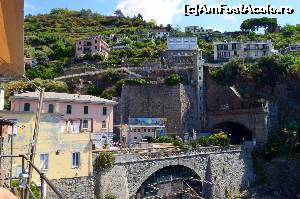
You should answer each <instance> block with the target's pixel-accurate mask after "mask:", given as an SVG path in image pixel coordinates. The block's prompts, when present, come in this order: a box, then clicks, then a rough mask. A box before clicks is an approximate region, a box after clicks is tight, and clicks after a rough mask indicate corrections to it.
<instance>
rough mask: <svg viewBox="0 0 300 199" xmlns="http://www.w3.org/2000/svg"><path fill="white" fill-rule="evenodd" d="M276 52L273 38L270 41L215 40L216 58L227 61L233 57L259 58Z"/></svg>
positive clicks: (216, 59)
mask: <svg viewBox="0 0 300 199" xmlns="http://www.w3.org/2000/svg"><path fill="white" fill-rule="evenodd" d="M273 53H274V49H273V44H272V42H271V40H268V41H265V42H264V41H230V42H227V41H224V42H214V60H215V61H227V60H229V59H230V58H233V57H239V58H254V59H255V58H259V57H263V56H270V55H272V54H273Z"/></svg>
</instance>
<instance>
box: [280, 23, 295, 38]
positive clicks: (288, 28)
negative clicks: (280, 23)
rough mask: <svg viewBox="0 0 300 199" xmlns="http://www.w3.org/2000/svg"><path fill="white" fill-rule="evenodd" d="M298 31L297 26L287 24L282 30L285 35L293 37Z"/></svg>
mask: <svg viewBox="0 0 300 199" xmlns="http://www.w3.org/2000/svg"><path fill="white" fill-rule="evenodd" d="M296 31H297V28H296V26H292V25H286V26H284V27H283V28H282V30H281V32H282V34H283V36H285V37H291V36H292V35H293V34H295V33H296Z"/></svg>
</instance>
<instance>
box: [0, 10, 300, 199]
mask: <svg viewBox="0 0 300 199" xmlns="http://www.w3.org/2000/svg"><path fill="white" fill-rule="evenodd" d="M114 14H115V15H114V16H103V15H101V14H98V13H93V12H92V11H91V10H84V9H83V10H81V11H74V10H69V9H62V8H57V9H53V10H51V12H50V13H49V14H39V15H28V16H26V17H25V21H24V23H25V27H24V31H25V35H24V39H25V51H24V64H25V67H26V77H27V78H28V79H29V80H30V81H27V80H18V81H11V82H9V83H7V84H5V85H4V87H3V88H1V97H2V99H0V110H1V111H0V119H1V120H0V125H1V133H2V134H5V135H6V137H7V140H6V141H4V145H3V154H6V155H8V154H10V150H11V146H10V144H11V143H12V142H14V146H15V147H14V148H13V150H14V153H15V154H23V153H24V151H25V152H27V151H28V153H30V146H31V144H32V142H33V141H32V135H33V134H32V133H33V131H32V129H33V128H34V122H35V114H36V110H38V107H39V106H40V105H39V102H40V98H39V92H38V91H37V90H36V88H37V87H38V88H43V89H44V90H43V91H44V96H43V104H42V106H41V116H40V127H39V140H38V143H37V149H36V150H37V151H36V156H35V161H34V162H35V163H36V164H37V165H38V167H39V169H40V170H41V171H42V172H44V173H45V175H46V177H47V178H48V179H49V180H51V181H52V182H53V184H54V185H55V186H57V187H58V189H59V190H60V191H61V192H62V193H63V194H65V198H87V199H88V198H89V199H90V198H94V197H96V198H105V199H110V198H119V199H127V198H128V199H129V198H156V196H160V195H161V196H163V198H172V197H173V196H172V195H170V193H172V194H174V197H175V196H176V197H179V198H185V196H188V197H187V198H252V197H254V198H267V197H270V198H285V197H283V196H287V198H294V197H295V196H297V197H299V195H300V193H299V186H300V182H299V176H300V173H299V169H298V168H299V164H298V163H299V157H298V156H299V152H300V143H299V142H300V90H299V88H300V34H299V33H300V24H298V25H284V24H282V25H281V24H277V19H275V18H261V19H256V18H253V19H247V20H245V21H244V22H243V23H242V24H241V30H237V31H234V32H220V31H216V30H213V29H209V28H204V27H201V26H200V25H201V24H195V25H193V26H187V27H185V29H184V31H181V29H180V28H175V27H172V25H170V24H169V25H167V26H163V25H159V24H156V22H155V21H150V22H146V21H145V20H144V19H143V16H142V15H141V14H138V15H137V16H134V17H133V18H130V17H127V16H124V14H123V13H122V11H121V10H117V11H115V13H114ZM259 29H260V30H261V29H263V30H264V33H257V32H256V30H259ZM8 120H9V121H14V123H12V124H8V123H5V122H3V121H8ZM1 121H2V122H3V124H2V123H1ZM2 126H3V128H2ZM11 137H12V138H13V140H12V138H11ZM8 138H10V139H8ZM218 147H219V148H218ZM239 147H240V148H239ZM237 151H238V152H237ZM251 151H252V152H251ZM180 153H182V154H180ZM217 153H220V154H223V153H224V154H225V155H224V158H223V157H219V156H218V155H215V154H217ZM149 154H153V156H151V155H149ZM183 154H184V155H183ZM203 154H211V155H210V157H211V158H208V159H205V158H206V156H205V157H204V156H203ZM239 155H240V156H239ZM202 156H203V157H202ZM278 157H280V158H283V159H282V160H281V162H280V161H275V162H272V160H274V159H275V160H276V158H278ZM286 157H288V158H287V159H285V158H286ZM290 157H293V158H292V159H293V161H290V159H289V158H290ZM181 158H183V159H181ZM226 160H227V161H226ZM229 160H230V161H231V162H229ZM151 161H153V163H151ZM155 161H157V162H156V163H155ZM164 161H165V162H164ZM185 161H186V164H185V163H184V162H185ZM201 161H203V164H205V165H210V164H211V165H212V166H206V167H205V168H202V170H201V169H199V171H198V170H197V168H196V169H195V171H196V172H191V170H190V169H188V168H194V167H196V166H197V164H198V163H199V162H201ZM141 162H144V163H141ZM179 162H182V165H183V166H186V167H184V168H181V167H180V168H177V167H172V166H174V165H177V164H178V165H180V164H179ZM249 162H251V163H249ZM2 164H4V165H7V166H8V165H9V162H8V161H4V162H2ZM148 164H149V165H150V166H149V165H148ZM155 164H156V165H160V164H162V165H168V166H167V167H163V166H157V168H156V167H155V166H154V165H155ZM230 164H233V165H236V168H231V167H230ZM250 164H251V165H252V166H253V168H252V166H251V168H250V166H249V165H250ZM284 164H288V165H289V166H287V168H286V171H285V172H282V176H280V177H278V179H276V180H275V179H274V176H273V175H272V172H271V173H270V168H271V170H273V171H274V173H281V169H282V165H284ZM57 165H60V166H59V167H58V166H57ZM190 165H192V166H190ZM222 165H223V166H222ZM237 165H239V166H237ZM189 166H190V167H189ZM121 167H122V168H121ZM154 167H155V168H156V170H155V169H154ZM210 167H211V168H210ZM148 168H153V171H152V170H151V171H152V173H149V176H147V175H146V173H147V172H148V170H149V172H150V169H148ZM208 168H209V169H211V171H210V172H209V171H208V170H207V169H208ZM143 169H144V170H143ZM235 169H236V170H237V171H241V172H240V173H238V174H236V173H235ZM104 171H105V172H104ZM146 171H147V172H146ZM175 171H176V172H175ZM10 172H11V173H10V175H11V176H13V177H16V178H17V177H18V176H20V174H22V173H24V168H23V166H22V161H21V160H20V161H19V160H16V161H13V163H12V169H11V171H10ZM181 172H182V175H181ZM172 173H173V174H172ZM174 173H176V175H177V174H178V176H175V175H174ZM241 173H242V174H241ZM133 174H136V176H131V175H133ZM150 174H151V175H150ZM179 174H180V175H179ZM226 174H227V176H226ZM243 174H244V175H243ZM293 174H294V175H295V176H294V177H291V178H290V176H291V175H293ZM144 175H145V176H144ZM159 175H161V176H167V177H166V179H162V178H159V177H157V176H159ZM93 176H94V178H95V179H97V180H94V178H93ZM170 176H171V177H170ZM199 176H200V177H199ZM207 176H208V177H207ZM168 177H170V179H169V178H168ZM39 178H40V175H39V174H38V173H35V174H34V175H33V177H32V180H33V182H34V183H35V185H36V186H37V187H39V188H40V189H44V187H43V185H41V184H40V182H39V180H40V179H39ZM167 178H168V179H167ZM173 178H174V179H175V180H174V179H173ZM142 179H143V181H141V184H139V186H138V183H137V182H139V180H142ZM172 179H173V181H172ZM289 179H290V180H289ZM296 179H298V180H296ZM283 181H285V182H284V183H283ZM184 183H186V184H187V185H183V184H184ZM216 184H221V185H218V186H215V185H216ZM136 186H138V187H136ZM177 186H178V187H180V188H176V187H177ZM185 186H188V187H189V188H188V189H183V188H182V187H185ZM210 186H212V187H213V188H211V187H210ZM74 187H76V189H77V188H78V190H77V191H75V188H74ZM168 187H173V188H170V189H169V188H168ZM174 187H175V188H174ZM208 187H209V188H208ZM253 187H254V188H253ZM261 189H264V190H265V192H264V191H262V190H261ZM170 190H173V191H171V192H170ZM274 190H275V191H274ZM46 195H47V198H55V197H54V195H55V194H54V193H52V191H46ZM124 195H126V197H125V196H124ZM127 195H128V196H127ZM224 195H226V197H224ZM277 196H278V197H277Z"/></svg>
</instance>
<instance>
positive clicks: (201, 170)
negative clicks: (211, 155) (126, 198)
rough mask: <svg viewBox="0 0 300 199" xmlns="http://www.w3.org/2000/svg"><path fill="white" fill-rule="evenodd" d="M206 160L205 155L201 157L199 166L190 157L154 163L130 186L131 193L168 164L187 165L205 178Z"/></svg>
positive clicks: (201, 177)
mask: <svg viewBox="0 0 300 199" xmlns="http://www.w3.org/2000/svg"><path fill="white" fill-rule="evenodd" d="M206 161H207V157H206V156H205V157H204V158H203V159H200V161H199V164H200V165H201V166H199V165H198V164H197V166H196V165H195V164H194V163H193V162H192V161H190V159H187V160H178V159H172V160H170V161H168V162H164V161H162V162H159V163H156V164H155V165H153V166H152V167H150V168H148V169H147V170H144V173H143V175H142V176H140V177H139V180H138V181H136V182H135V183H134V186H133V187H131V188H130V195H131V196H133V195H135V194H136V193H137V192H138V191H139V189H140V188H141V186H142V185H143V183H144V182H145V181H146V180H147V179H148V178H149V177H150V176H151V175H152V174H154V173H155V172H157V171H159V170H161V169H163V168H165V167H168V166H183V167H186V168H188V169H190V170H192V171H193V172H194V173H195V174H196V175H197V176H199V178H200V179H205V168H206Z"/></svg>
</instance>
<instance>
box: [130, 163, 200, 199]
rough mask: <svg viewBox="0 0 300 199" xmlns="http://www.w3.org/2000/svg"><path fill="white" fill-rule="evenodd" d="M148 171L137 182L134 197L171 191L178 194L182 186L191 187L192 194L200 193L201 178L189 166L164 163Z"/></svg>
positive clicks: (137, 198)
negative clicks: (140, 180) (141, 180)
mask: <svg viewBox="0 0 300 199" xmlns="http://www.w3.org/2000/svg"><path fill="white" fill-rule="evenodd" d="M149 173H150V172H147V175H145V177H144V178H143V179H145V180H144V181H143V182H142V183H141V182H140V183H139V186H138V189H137V190H136V191H135V192H134V193H135V198H136V199H140V198H144V197H149V196H156V194H157V195H166V194H168V193H171V192H172V193H178V194H180V192H182V190H183V189H184V188H192V189H191V190H193V191H191V192H192V194H194V195H195V194H196V195H201V192H202V189H203V187H202V182H201V179H202V178H201V177H200V175H199V174H197V173H196V171H195V170H194V169H192V168H190V166H187V165H186V166H184V165H181V164H171V165H167V166H165V165H164V166H162V167H161V168H159V169H157V168H156V171H154V172H152V173H151V174H150V175H149ZM191 192H190V193H191Z"/></svg>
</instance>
